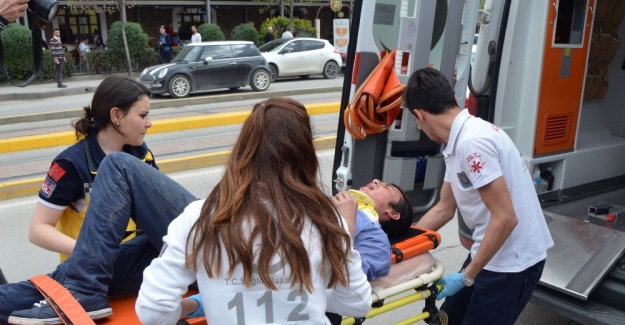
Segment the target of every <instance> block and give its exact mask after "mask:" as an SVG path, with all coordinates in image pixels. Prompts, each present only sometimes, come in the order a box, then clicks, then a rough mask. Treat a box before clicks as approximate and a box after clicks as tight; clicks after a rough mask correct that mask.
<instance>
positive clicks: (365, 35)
mask: <svg viewBox="0 0 625 325" xmlns="http://www.w3.org/2000/svg"><path fill="white" fill-rule="evenodd" d="M352 9H353V16H352V17H351V29H350V40H349V45H348V57H347V66H346V76H345V83H344V88H343V89H344V90H343V94H342V99H341V112H342V113H344V112H345V111H346V110H347V108H348V106H350V104H351V106H350V107H353V106H354V105H356V106H362V110H363V111H362V114H360V115H357V116H350V115H349V114H350V113H347V115H345V114H341V120H340V121H339V132H338V135H337V145H336V149H335V150H336V152H335V160H334V173H333V181H334V187H335V188H334V190H335V191H342V190H348V189H351V188H359V187H361V186H364V185H365V184H366V183H367V182H368V181H369V180H371V179H373V178H379V179H381V180H383V181H384V182H391V183H395V184H398V185H399V186H400V187H401V188H402V189H403V190H405V191H407V192H408V195H409V197H410V199H411V202H412V203H413V204H414V206H413V209H414V212H415V215H416V216H417V218H418V217H419V216H422V215H423V214H424V213H425V212H426V211H428V209H429V208H431V207H432V206H433V205H434V204H436V202H437V201H438V198H439V193H440V186H441V184H442V181H443V176H444V171H445V166H444V161H443V157H442V154H441V152H442V149H443V148H444V145H439V144H437V143H435V142H433V141H432V140H430V139H429V138H428V137H427V136H426V135H425V133H423V132H422V131H420V130H418V129H417V127H416V125H415V121H414V119H413V118H412V116H411V114H410V112H409V111H407V110H406V109H405V108H403V107H401V100H399V101H397V100H396V99H397V96H396V95H397V94H396V93H391V94H390V95H389V96H386V97H385V98H383V99H380V98H379V97H384V96H385V94H386V93H387V91H392V90H393V89H398V88H399V87H401V84H406V83H407V81H408V78H409V76H410V74H411V73H412V72H413V71H415V70H417V69H420V68H423V67H427V66H432V67H434V68H436V69H439V70H440V71H442V72H443V73H444V74H445V75H446V76H447V77H448V79H449V81H450V83H453V84H454V86H455V93H456V97H457V100H458V105H459V106H460V107H467V109H468V110H469V111H470V112H471V113H472V114H474V115H476V116H478V117H480V118H482V119H484V120H487V121H490V122H492V123H493V124H495V125H497V126H499V127H500V128H501V129H503V130H504V131H505V132H506V133H507V134H508V135H509V136H510V137H511V138H512V140H513V141H514V142H515V144H516V146H517V147H518V149H519V151H520V153H521V155H522V157H523V159H524V161H525V162H526V165H527V166H528V168H529V171H530V174H531V177H532V179H533V181H534V183H535V187H536V195H537V196H538V198H539V200H540V202H541V204H542V208H543V211H544V215H545V218H546V220H547V223H548V225H549V230H550V232H551V235H552V237H553V239H554V242H555V245H554V246H553V247H552V248H550V249H549V250H548V258H547V263H546V266H545V270H544V273H543V275H542V278H541V280H540V283H539V286H538V288H537V289H536V291H535V292H534V294H533V296H532V299H531V302H532V303H534V304H537V305H540V306H544V307H546V308H548V309H549V310H553V311H554V312H555V313H558V314H561V315H564V316H566V317H568V318H571V319H573V320H575V321H578V322H580V323H583V324H610V325H613V324H625V257H624V256H623V252H624V251H625V233H624V231H625V62H624V60H625V46H623V45H622V44H621V40H620V36H619V35H625V24H623V23H622V21H623V16H624V15H625V0H486V1H478V0H428V1H423V0H421V1H418V0H401V1H400V0H365V1H355V3H354V7H353V8H352ZM476 34H478V38H477V45H476V49H475V59H474V61H473V62H471V53H472V47H473V40H474V37H475V35H476ZM388 55H391V56H392V57H391V60H390V61H391V63H389V65H388V66H389V67H390V68H389V69H387V70H388V71H387V72H388V77H387V76H386V75H383V76H382V77H379V76H377V75H376V76H375V77H371V76H372V75H373V72H376V73H377V72H379V71H380V69H378V67H379V65H380V64H381V62H382V61H386V60H384V59H383V58H386V57H387V56H388ZM377 74H379V73H377ZM380 78H381V79H383V81H384V82H388V83H387V84H386V85H385V84H384V82H381V86H380V85H377V86H376V85H373V84H374V83H378V84H380V82H379V79H380ZM397 80H398V81H399V83H397V82H396V81H397ZM391 83H392V84H391ZM366 84H372V85H373V86H372V87H369V88H371V89H373V90H372V93H371V94H370V96H372V97H371V98H370V97H367V98H365V99H363V100H361V99H360V98H361V97H362V96H364V95H363V93H366V92H367V91H363V90H364V89H365V88H367V87H366ZM376 87H377V88H376ZM467 88H468V89H469V90H470V91H469V92H467ZM371 89H369V90H371ZM467 94H469V95H468V96H467ZM376 96H378V97H376ZM467 97H468V98H467ZM378 99H380V102H378ZM465 105H466V106H465ZM391 106H392V107H391ZM348 111H349V110H348ZM346 119H349V120H350V123H348V127H347V128H346V123H345V122H346ZM358 123H361V124H362V126H360V125H356V126H354V124H358ZM457 219H458V222H459V229H460V230H459V236H460V239H461V242H462V244H463V245H464V246H465V247H470V245H471V229H468V228H467V227H466V225H464V223H463V222H462V218H460V217H458V218H457ZM415 221H416V220H415Z"/></svg>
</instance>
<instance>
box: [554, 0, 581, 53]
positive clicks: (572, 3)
mask: <svg viewBox="0 0 625 325" xmlns="http://www.w3.org/2000/svg"><path fill="white" fill-rule="evenodd" d="M586 7H587V0H560V1H558V10H557V11H556V13H557V17H556V19H555V24H556V25H555V32H554V39H553V43H554V45H580V46H581V45H582V43H583V41H584V24H585V22H586Z"/></svg>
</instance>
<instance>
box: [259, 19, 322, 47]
mask: <svg viewBox="0 0 625 325" xmlns="http://www.w3.org/2000/svg"><path fill="white" fill-rule="evenodd" d="M290 23H291V21H290V20H289V18H287V17H274V18H271V19H269V18H267V19H265V21H264V22H263V24H262V25H261V26H260V33H259V35H258V40H259V41H260V44H262V43H264V41H265V34H267V27H269V26H271V27H273V38H274V39H278V38H280V36H282V33H284V31H285V30H286V27H287V26H289V24H290ZM291 32H292V33H293V35H294V36H296V37H315V27H313V24H312V22H311V21H310V20H306V19H301V18H293V28H292V29H291Z"/></svg>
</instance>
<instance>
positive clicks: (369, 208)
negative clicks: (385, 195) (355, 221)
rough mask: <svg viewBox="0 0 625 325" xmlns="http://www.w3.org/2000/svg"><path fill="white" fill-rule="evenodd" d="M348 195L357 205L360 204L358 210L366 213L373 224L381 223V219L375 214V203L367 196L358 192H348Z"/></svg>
mask: <svg viewBox="0 0 625 325" xmlns="http://www.w3.org/2000/svg"><path fill="white" fill-rule="evenodd" d="M347 193H349V195H351V197H353V198H354V200H356V203H358V210H360V211H362V212H364V213H365V214H366V215H367V217H369V220H371V222H373V223H379V222H380V221H379V219H380V217H379V216H378V213H377V212H375V203H374V202H373V200H371V198H369V197H368V196H367V194H365V193H363V192H361V191H357V190H348V191H347Z"/></svg>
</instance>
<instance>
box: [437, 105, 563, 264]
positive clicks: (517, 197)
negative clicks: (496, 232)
mask: <svg viewBox="0 0 625 325" xmlns="http://www.w3.org/2000/svg"><path fill="white" fill-rule="evenodd" d="M443 156H444V158H445V165H446V167H447V169H446V172H445V181H446V182H449V183H450V184H451V189H452V191H453V193H454V197H455V199H456V203H457V204H458V209H459V210H460V213H461V214H462V218H463V219H464V221H465V223H466V224H467V226H468V227H469V228H471V229H474V231H473V241H474V242H475V243H474V244H473V246H472V247H471V257H472V258H473V257H475V253H476V252H477V251H478V249H479V248H480V245H481V243H482V240H483V239H484V235H485V234H486V229H487V227H488V225H489V223H490V220H491V217H492V215H491V213H490V211H489V210H488V208H486V205H485V204H484V202H483V201H482V199H481V197H480V194H479V192H478V191H477V189H478V188H480V187H482V186H484V185H487V184H489V183H490V182H492V181H494V180H496V179H497V178H499V177H501V176H503V177H504V179H505V181H506V185H507V187H508V191H509V192H510V196H511V199H512V205H513V208H514V211H515V213H516V215H517V219H518V224H517V226H516V227H515V228H514V230H513V231H512V233H511V234H510V237H508V239H507V240H506V242H505V243H504V244H503V246H502V247H501V249H500V250H499V251H498V252H497V253H496V254H495V256H493V258H492V259H491V260H490V261H489V262H488V264H486V266H485V267H484V269H486V270H489V271H493V272H520V271H523V270H525V269H526V268H528V267H530V266H532V265H534V264H536V263H537V262H539V261H541V260H543V259H545V258H546V257H547V249H548V248H549V247H551V246H553V240H552V239H551V234H550V233H549V230H548V228H547V223H546V222H545V217H544V215H543V212H542V209H541V207H540V203H539V202H538V197H537V196H536V191H535V190H534V185H533V183H532V178H531V175H530V173H529V171H528V168H527V166H526V165H525V161H523V159H522V158H521V154H520V152H519V151H518V149H517V148H516V146H515V145H514V143H513V142H512V140H511V139H510V138H509V137H508V135H507V134H506V133H505V132H504V131H503V130H501V129H500V128H499V127H497V126H495V125H493V124H491V123H489V122H486V121H484V120H482V119H480V118H477V117H474V116H472V115H470V114H469V112H468V111H467V110H466V109H465V110H463V111H462V112H461V113H460V114H458V116H456V119H455V120H454V123H453V125H452V127H451V133H450V136H449V142H448V143H447V147H446V148H445V150H444V151H443Z"/></svg>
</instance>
